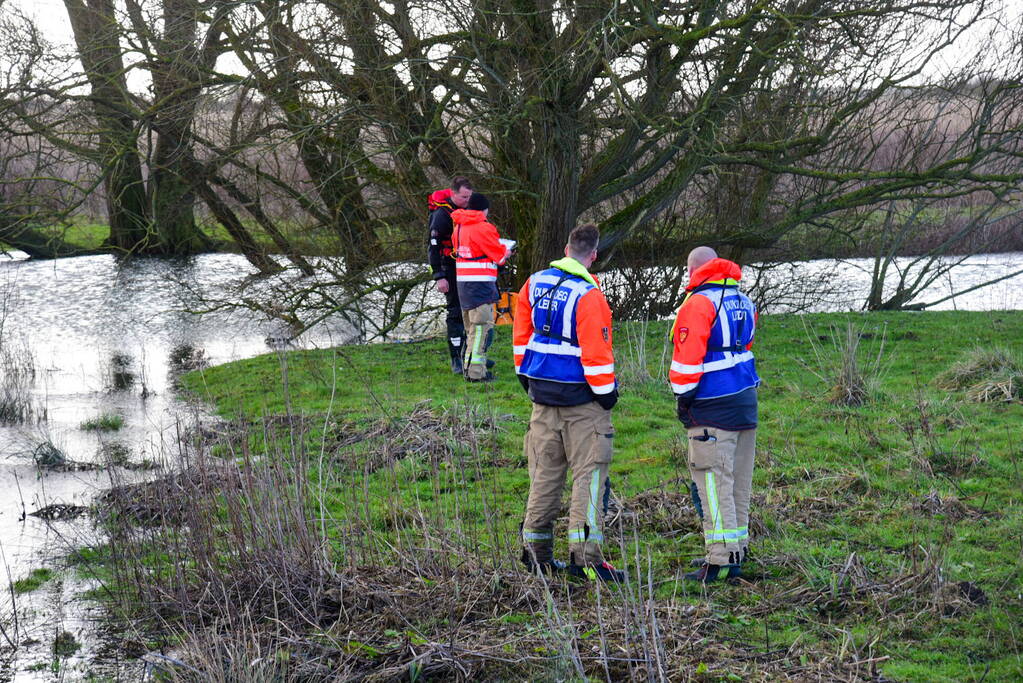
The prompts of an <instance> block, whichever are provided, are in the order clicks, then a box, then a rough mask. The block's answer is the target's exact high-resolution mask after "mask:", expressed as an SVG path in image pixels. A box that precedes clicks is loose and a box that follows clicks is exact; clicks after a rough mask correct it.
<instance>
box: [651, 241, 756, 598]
mask: <svg viewBox="0 0 1023 683" xmlns="http://www.w3.org/2000/svg"><path fill="white" fill-rule="evenodd" d="M688 267H689V285H688V287H687V288H686V298H685V300H684V301H683V302H682V306H681V307H680V308H679V311H678V315H677V317H676V318H675V324H674V325H673V326H672V331H671V339H672V346H673V347H674V351H673V353H672V362H671V369H670V371H669V373H668V380H669V382H670V383H671V388H672V391H673V392H674V394H675V399H676V404H677V409H678V418H679V420H681V422H682V424H684V425H685V427H686V431H687V436H688V437H689V439H688V441H689V449H688V451H689V455H688V460H689V473H690V475H691V477H692V481H693V483H692V485H691V492H692V496H693V503H694V506H695V507H696V509H697V512H698V513H700V516H701V517H702V519H703V534H704V543H705V546H706V555H705V556H704V557H702V558H699V559H697V560H694V561H693V564H694V565H695V567H696V568H695V570H694V571H692V572H690V573H688V574H686V575H685V578H686V579H690V580H694V581H700V582H703V583H709V582H711V581H715V580H717V579H718V578H719V576H720V575H721V572H722V571H725V572H726V575H727V577H728V578H736V577H738V576H740V575H741V564H742V562H743V561H744V560H745V559H746V557H747V554H748V552H749V501H750V489H751V487H752V482H753V453H754V450H755V446H756V434H757V386H758V385H759V384H760V377H759V376H758V375H757V369H756V361H755V360H754V358H753V352H752V351H751V350H750V349H751V347H752V345H753V337H754V335H755V333H756V328H757V310H756V307H755V306H754V305H753V302H752V301H750V299H749V297H747V296H746V295H745V294H743V293H742V292H740V291H739V280H740V279H741V277H742V273H741V270H740V268H739V266H738V265H737V264H735V263H733V262H731V261H728V260H726V259H723V258H718V257H717V254H716V253H715V252H714V250H713V249H711V248H710V247H697V248H696V249H693V251H692V252H690V254H689V259H688Z"/></svg>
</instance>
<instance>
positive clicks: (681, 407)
mask: <svg viewBox="0 0 1023 683" xmlns="http://www.w3.org/2000/svg"><path fill="white" fill-rule="evenodd" d="M695 400H696V392H695V391H689V392H686V393H684V394H677V395H676V396H675V404H676V407H677V408H678V410H677V412H676V414H677V415H678V419H679V421H681V422H682V424H684V425H685V426H686V427H692V426H693V414H692V412H691V408H692V407H693V401H695Z"/></svg>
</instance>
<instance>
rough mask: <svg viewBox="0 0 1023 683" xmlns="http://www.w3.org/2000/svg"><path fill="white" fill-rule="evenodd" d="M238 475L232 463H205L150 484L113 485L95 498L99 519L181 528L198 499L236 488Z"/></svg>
mask: <svg viewBox="0 0 1023 683" xmlns="http://www.w3.org/2000/svg"><path fill="white" fill-rule="evenodd" d="M239 476H240V475H239V471H238V468H237V467H236V466H235V465H233V464H231V463H221V462H214V461H204V462H203V464H202V465H197V466H193V467H190V468H188V469H185V470H182V471H181V472H176V473H174V474H170V475H167V476H165V477H160V478H158V479H154V480H151V481H145V482H141V483H136V484H121V485H118V486H114V487H112V488H110V489H107V490H106V491H104V492H103V493H102V494H101V495H100V496H98V497H97V499H96V505H97V508H98V513H99V518H100V519H101V520H106V521H113V520H116V521H118V522H125V523H129V524H137V525H141V526H154V525H171V526H180V525H181V524H183V523H185V520H186V518H187V510H188V509H189V508H190V507H191V506H194V505H195V504H196V503H197V502H198V501H199V500H205V499H209V498H210V497H211V496H214V495H217V494H220V493H223V492H224V491H225V490H227V489H229V488H232V489H237V487H238V485H239Z"/></svg>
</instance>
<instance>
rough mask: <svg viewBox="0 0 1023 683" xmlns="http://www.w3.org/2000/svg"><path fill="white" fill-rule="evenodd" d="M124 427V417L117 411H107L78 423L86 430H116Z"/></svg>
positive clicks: (80, 427) (79, 426)
mask: <svg viewBox="0 0 1023 683" xmlns="http://www.w3.org/2000/svg"><path fill="white" fill-rule="evenodd" d="M122 427H124V418H123V417H121V416H120V415H117V414H115V413H106V414H104V415H97V416H96V417H92V418H89V419H88V420H85V421H83V422H82V423H81V424H79V425H78V428H79V429H81V430H82V431H85V432H116V431H118V430H119V429H121V428H122Z"/></svg>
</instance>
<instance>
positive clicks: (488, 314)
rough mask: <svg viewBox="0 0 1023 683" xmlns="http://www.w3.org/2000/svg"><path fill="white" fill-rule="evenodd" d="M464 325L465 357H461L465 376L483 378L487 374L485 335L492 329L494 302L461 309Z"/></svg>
mask: <svg viewBox="0 0 1023 683" xmlns="http://www.w3.org/2000/svg"><path fill="white" fill-rule="evenodd" d="M462 324H463V325H464V326H465V335H466V341H465V344H466V346H465V350H464V351H463V353H464V354H465V357H464V358H463V359H462V363H463V366H464V367H465V376H466V377H468V378H469V379H483V378H484V377H486V375H487V341H488V339H487V336H488V335H489V334H490V331H491V330H492V329H494V304H483V305H481V306H477V307H476V308H470V309H469V310H467V311H462Z"/></svg>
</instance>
